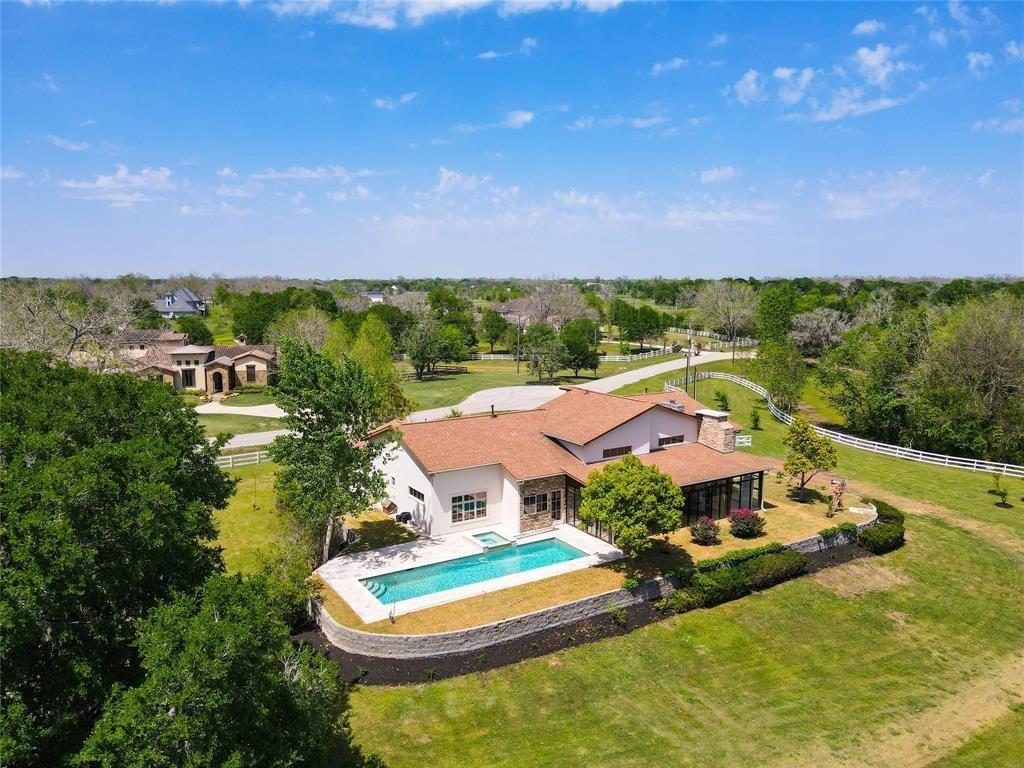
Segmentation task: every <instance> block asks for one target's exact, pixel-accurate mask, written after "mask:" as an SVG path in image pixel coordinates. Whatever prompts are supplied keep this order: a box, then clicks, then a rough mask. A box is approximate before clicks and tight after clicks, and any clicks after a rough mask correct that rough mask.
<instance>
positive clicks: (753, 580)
mask: <svg viewBox="0 0 1024 768" xmlns="http://www.w3.org/2000/svg"><path fill="white" fill-rule="evenodd" d="M740 568H742V569H743V571H744V572H745V576H746V578H747V584H748V586H749V587H750V588H751V589H764V588H765V587H770V586H771V585H772V584H779V583H780V582H783V581H787V580H789V579H792V578H794V577H795V576H799V575H801V574H803V573H806V572H807V558H806V557H805V556H804V555H802V554H800V553H799V552H794V551H793V550H786V551H785V552H776V553H775V554H771V555H761V556H760V557H755V558H754V559H753V560H748V561H747V562H746V563H744V564H743V565H742V566H740Z"/></svg>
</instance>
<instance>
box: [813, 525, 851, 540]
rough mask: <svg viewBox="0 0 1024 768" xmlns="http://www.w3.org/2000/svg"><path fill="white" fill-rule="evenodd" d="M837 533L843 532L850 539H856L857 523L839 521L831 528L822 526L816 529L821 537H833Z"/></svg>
mask: <svg viewBox="0 0 1024 768" xmlns="http://www.w3.org/2000/svg"><path fill="white" fill-rule="evenodd" d="M839 534H845V535H846V538H847V539H849V540H850V541H856V540H857V524H856V523H840V524H839V525H834V526H832V527H831V528H822V529H821V530H820V531H818V535H819V536H821V538H823V539H834V538H836V537H837V536H838V535H839Z"/></svg>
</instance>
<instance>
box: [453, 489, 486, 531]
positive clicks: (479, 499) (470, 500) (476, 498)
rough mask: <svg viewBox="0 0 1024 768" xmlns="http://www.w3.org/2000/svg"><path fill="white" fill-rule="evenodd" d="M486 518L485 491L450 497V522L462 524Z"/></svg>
mask: <svg viewBox="0 0 1024 768" xmlns="http://www.w3.org/2000/svg"><path fill="white" fill-rule="evenodd" d="M481 517H487V491H480V492H479V493H464V494H462V495H461V496H452V522H453V523H462V522H465V521H467V520H476V519H478V518H481Z"/></svg>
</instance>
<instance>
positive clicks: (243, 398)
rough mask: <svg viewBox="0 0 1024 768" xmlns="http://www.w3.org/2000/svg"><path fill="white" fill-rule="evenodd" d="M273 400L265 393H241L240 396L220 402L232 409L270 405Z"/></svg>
mask: <svg viewBox="0 0 1024 768" xmlns="http://www.w3.org/2000/svg"><path fill="white" fill-rule="evenodd" d="M273 402H274V398H273V397H272V396H271V395H270V394H269V393H267V392H243V393H242V394H240V395H235V396H234V397H229V398H226V399H224V400H221V403H223V404H224V405H226V406H230V407H232V408H244V407H246V406H250V405H270V404H272V403H273Z"/></svg>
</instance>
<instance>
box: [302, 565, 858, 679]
mask: <svg viewBox="0 0 1024 768" xmlns="http://www.w3.org/2000/svg"><path fill="white" fill-rule="evenodd" d="M861 557H873V555H872V554H871V553H870V552H868V551H867V550H865V549H861V548H860V547H857V546H851V545H845V546H842V547H836V548H834V549H829V550H826V551H824V552H814V553H812V554H809V555H807V559H808V573H814V572H815V571H819V570H821V569H822V568H830V567H832V566H834V565H840V564H842V563H846V562H849V561H851V560H855V559H857V558H861ZM665 618H667V614H665V613H661V612H659V611H656V610H655V609H654V607H653V606H652V605H651V604H650V603H641V604H640V605H635V606H631V607H629V608H625V609H623V614H622V615H620V619H624V621H619V622H616V621H614V620H613V619H612V617H611V616H610V615H609V614H607V613H604V614H601V615H599V616H593V617H591V618H589V619H582V620H580V621H577V622H574V623H572V624H565V625H563V626H561V627H554V628H552V629H547V630H543V631H541V632H537V633H534V634H532V635H528V636H526V637H520V638H517V639H515V640H508V641H506V642H503V643H497V644H495V645H492V646H490V647H489V648H485V649H483V650H480V651H469V652H466V653H455V654H449V655H447V656H433V657H429V658H418V659H388V658H382V657H379V656H363V655H361V654H358V653H348V652H346V651H343V650H341V649H340V648H336V647H334V646H333V645H331V644H330V642H329V641H328V640H327V638H326V637H324V635H323V633H322V632H320V630H319V629H310V630H308V631H306V632H302V633H300V634H298V635H295V636H294V637H293V638H292V639H293V640H294V641H295V642H297V643H301V644H307V645H311V646H313V647H314V648H316V649H317V650H319V651H320V652H321V653H323V654H324V655H326V656H327V657H328V658H329V659H331V660H332V661H334V662H335V663H336V664H337V665H338V666H339V668H340V669H341V675H342V677H343V678H345V679H346V680H349V681H351V682H353V683H360V684H363V685H404V684H407V683H425V682H430V681H432V680H443V679H444V678H447V677H458V676H460V675H466V674H469V673H471V672H482V671H484V670H488V669H497V668H498V667H504V666H506V665H508V664H514V663H516V662H519V661H523V660H524V659H532V658H536V657H538V656H545V655H547V654H549V653H553V652H555V651H560V650H562V649H564V648H572V647H573V646H577V645H586V644H587V643H593V642H597V641H598V640H604V639H605V638H608V637H616V636H618V635H625V634H627V633H629V632H632V631H633V630H634V629H638V628H640V627H644V626H646V625H648V624H652V623H654V622H655V621H660V620H662V619H665Z"/></svg>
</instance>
